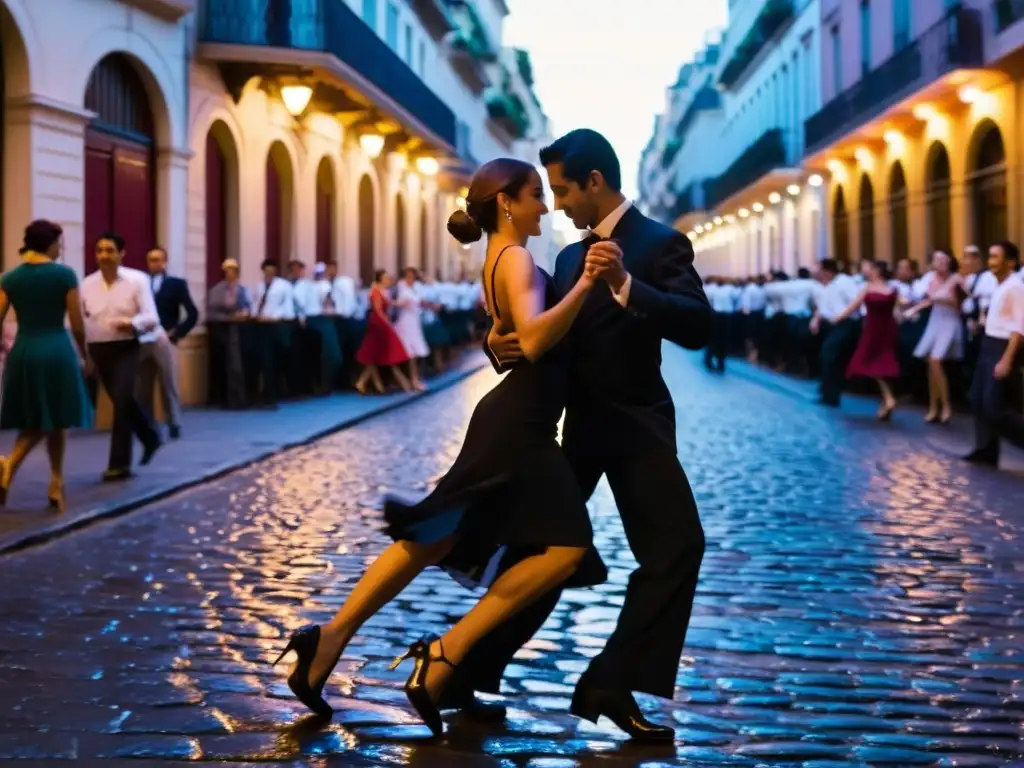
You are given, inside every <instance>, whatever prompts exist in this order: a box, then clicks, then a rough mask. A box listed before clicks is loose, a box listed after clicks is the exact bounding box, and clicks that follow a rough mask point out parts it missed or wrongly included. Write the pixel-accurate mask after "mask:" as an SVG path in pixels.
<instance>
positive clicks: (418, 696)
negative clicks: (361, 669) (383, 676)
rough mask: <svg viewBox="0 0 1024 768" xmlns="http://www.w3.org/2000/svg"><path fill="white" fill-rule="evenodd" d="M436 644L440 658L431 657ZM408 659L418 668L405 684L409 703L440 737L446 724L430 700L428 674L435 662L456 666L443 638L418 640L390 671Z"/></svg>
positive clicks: (434, 636) (428, 636) (393, 663)
mask: <svg viewBox="0 0 1024 768" xmlns="http://www.w3.org/2000/svg"><path fill="white" fill-rule="evenodd" d="M435 642H436V643H437V644H438V646H439V647H440V648H441V655H440V656H431V655H430V646H431V645H433V644H434V643H435ZM406 659H415V660H416V668H415V669H413V671H412V674H411V675H409V679H408V680H407V681H406V683H405V695H406V696H408V697H409V703H410V704H412V706H413V709H415V710H416V713H417V714H418V715H419V716H420V719H421V720H422V721H423V722H424V723H426V724H427V727H428V728H430V731H431V733H433V734H434V735H435V736H440V735H441V734H442V733H444V722H443V721H442V720H441V710H439V709H438V708H437V704H435V703H434V700H433V699H431V698H430V691H429V690H427V674H428V673H429V671H430V665H431V664H432V663H433V662H435V661H440V662H443V663H445V664H447V665H448V666H449V667H451V668H452V669H455V665H454V664H452V662H451V661H450V660H449V659H448V657H447V656H445V655H444V646H443V645H441V638H439V637H437V636H436V635H426V636H424V637H423V638H421V639H420V640H417V641H416V642H415V643H413V644H412V645H411V646H410V647H409V650H408V651H406V652H405V653H404V654H402V655H401V656H399V657H398V658H397V659H395V660H394V661H393V662H392V663H391V667H390V669H397V668H398V665H399V664H401V663H402V662H403V661H405V660H406Z"/></svg>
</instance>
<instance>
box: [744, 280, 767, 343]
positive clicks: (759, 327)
mask: <svg viewBox="0 0 1024 768" xmlns="http://www.w3.org/2000/svg"><path fill="white" fill-rule="evenodd" d="M767 306H768V299H767V297H766V296H765V290H764V277H763V276H762V275H758V276H756V277H752V278H750V279H749V280H748V281H747V284H746V285H745V286H743V292H742V293H741V294H740V312H741V313H742V315H743V339H744V341H745V342H746V346H747V359H748V360H750V362H752V363H756V362H757V360H758V354H759V349H760V346H761V335H762V334H763V333H764V322H765V308H766V307H767Z"/></svg>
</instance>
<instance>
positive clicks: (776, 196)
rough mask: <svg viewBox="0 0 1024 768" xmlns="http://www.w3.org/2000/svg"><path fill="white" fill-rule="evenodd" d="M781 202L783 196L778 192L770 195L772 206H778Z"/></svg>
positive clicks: (769, 199)
mask: <svg viewBox="0 0 1024 768" xmlns="http://www.w3.org/2000/svg"><path fill="white" fill-rule="evenodd" d="M781 200H782V195H780V194H779V193H778V192H772V193H771V194H770V195H768V202H769V203H771V204H772V205H777V204H778V203H779V202H780V201H781Z"/></svg>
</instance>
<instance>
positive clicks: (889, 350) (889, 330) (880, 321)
mask: <svg viewBox="0 0 1024 768" xmlns="http://www.w3.org/2000/svg"><path fill="white" fill-rule="evenodd" d="M862 264H863V266H862V270H863V273H864V280H865V282H864V287H863V288H862V289H861V292H860V293H859V294H857V298H855V299H854V300H853V303H851V304H850V306H848V307H847V308H846V309H844V310H843V312H842V314H840V315H839V317H837V318H836V319H835V321H834V322H836V323H839V322H841V321H843V320H846V319H847V318H848V317H851V316H852V315H853V313H854V312H857V311H858V310H859V309H860V308H861V306H864V307H866V308H867V317H866V318H865V319H864V327H863V329H862V330H861V333H860V341H858V342H857V351H856V352H854V353H853V358H852V359H851V360H850V364H849V365H848V366H847V367H846V376H847V378H853V377H854V376H862V377H864V378H867V379H874V380H875V381H877V382H878V388H879V390H881V392H882V407H881V408H880V409H879V410H878V420H879V421H888V420H889V418H890V417H891V416H892V412H893V410H895V408H896V398H895V397H894V396H893V393H892V387H891V386H889V381H888V380H890V379H898V378H899V375H900V362H899V358H898V357H897V356H896V348H897V345H898V343H899V328H898V325H897V322H896V305H897V303H898V302H899V292H898V291H897V290H896V289H895V288H894V287H893V286H892V285H890V284H889V267H888V265H887V264H886V263H885V262H884V261H864V262H862Z"/></svg>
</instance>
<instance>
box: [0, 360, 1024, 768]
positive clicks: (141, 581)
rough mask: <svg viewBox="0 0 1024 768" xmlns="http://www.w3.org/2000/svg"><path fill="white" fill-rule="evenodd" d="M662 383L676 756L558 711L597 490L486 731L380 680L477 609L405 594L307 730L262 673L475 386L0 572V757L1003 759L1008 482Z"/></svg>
mask: <svg viewBox="0 0 1024 768" xmlns="http://www.w3.org/2000/svg"><path fill="white" fill-rule="evenodd" d="M666 373H667V376H668V378H669V381H670V384H671V386H672V388H673V391H674V392H675V395H676V400H677V403H678V405H679V411H680V415H679V440H680V455H681V457H682V460H683V463H684V465H685V466H686V468H687V470H688V472H689V476H690V479H691V482H692V484H693V486H694V488H695V492H696V494H697V496H698V501H699V504H700V508H701V512H702V516H703V520H704V525H705V529H706V533H707V538H708V553H707V555H706V557H705V560H704V566H703V570H702V581H701V588H700V594H699V598H698V605H697V607H696V611H695V616H694V620H693V624H692V626H691V631H690V634H689V637H688V638H687V645H686V651H685V654H686V655H685V657H684V658H683V661H682V664H681V666H680V669H679V677H678V684H679V687H678V695H677V698H676V701H674V702H671V703H669V702H664V701H661V700H657V699H652V698H642V699H641V703H642V706H643V707H644V708H645V709H648V710H649V711H650V712H652V714H653V716H655V717H658V718H661V719H662V720H663V721H667V722H671V723H672V724H673V725H674V726H675V727H676V731H677V740H676V743H675V744H674V745H672V746H670V747H666V748H664V749H656V748H641V747H636V746H633V745H632V744H630V743H629V742H628V740H627V739H626V738H625V736H624V734H622V733H620V732H618V731H617V730H616V729H615V728H614V726H611V725H610V724H609V723H607V722H606V721H602V723H601V724H599V725H598V726H594V725H591V724H589V723H581V722H579V721H577V720H576V719H575V718H572V717H571V716H569V715H568V714H567V708H568V703H569V697H570V695H571V692H572V687H573V684H574V683H575V681H576V679H577V678H578V675H579V673H580V672H581V670H582V669H583V668H584V666H585V664H586V660H587V658H588V657H590V656H593V655H594V654H595V653H596V652H597V651H598V649H599V648H600V647H601V646H602V645H603V643H604V642H605V640H606V638H607V637H608V634H609V633H610V632H611V630H612V627H613V625H614V621H615V618H616V615H617V613H618V610H619V607H620V606H621V604H622V599H623V595H624V591H625V586H626V578H627V575H628V573H629V571H630V569H631V567H632V565H633V560H632V558H631V556H630V554H629V551H628V548H627V547H626V545H625V539H624V536H623V532H622V527H621V524H620V522H619V520H618V518H617V515H616V512H615V507H614V503H613V500H612V498H611V494H610V492H609V490H608V489H607V487H606V486H605V485H603V484H602V486H601V487H600V488H599V489H598V492H597V494H596V495H595V497H594V499H593V501H592V510H593V515H594V518H595V530H596V535H597V537H598V543H599V546H600V547H601V548H602V550H603V551H604V553H605V555H606V558H607V560H608V562H609V564H610V565H611V566H612V575H611V579H610V580H609V582H608V583H607V584H606V585H603V586H602V587H600V588H597V589H593V590H577V591H572V592H569V593H567V594H566V597H565V599H564V601H563V602H562V604H561V605H560V606H559V608H558V609H557V611H556V613H555V614H554V615H553V616H552V618H551V620H550V622H549V623H548V624H547V625H546V626H545V627H544V629H543V630H542V632H541V633H540V634H539V635H538V636H537V637H536V638H535V639H534V640H533V641H532V642H531V643H530V644H529V645H528V646H527V647H526V648H524V649H523V650H522V651H521V652H520V654H519V657H518V658H517V660H516V662H515V663H514V664H513V666H512V667H511V668H510V670H509V674H508V677H507V683H506V692H507V694H508V696H509V700H510V706H511V710H510V719H509V722H508V723H507V725H506V726H505V727H502V728H497V729H490V730H488V729H481V728H479V727H474V726H470V725H467V724H465V723H460V722H458V721H457V720H453V721H452V722H450V723H449V731H448V733H447V734H446V735H445V737H444V738H442V739H440V740H431V739H429V738H428V731H427V730H426V728H425V727H424V726H422V725H421V724H419V723H418V722H417V721H416V718H415V716H414V715H413V714H412V712H411V710H410V709H409V707H408V706H407V703H406V701H405V699H404V696H403V694H402V691H401V686H402V683H403V682H404V679H405V676H406V675H407V674H408V670H409V668H408V665H406V666H405V667H402V668H401V669H399V670H398V671H396V672H389V671H388V670H387V663H388V662H389V661H390V660H391V658H392V657H394V656H395V655H396V654H397V653H399V652H400V651H401V650H402V649H403V648H404V647H405V646H406V645H407V644H408V643H409V642H411V641H412V640H413V639H415V637H416V636H418V635H419V634H421V633H423V632H426V631H429V630H438V629H441V628H443V627H444V626H446V625H447V624H448V623H449V622H450V621H452V620H453V619H454V618H456V617H458V616H459V615H461V614H462V613H463V612H464V611H465V610H466V609H467V607H468V606H469V605H470V604H471V602H472V600H473V599H474V596H473V595H472V593H470V592H467V591H466V590H464V589H462V588H461V587H459V586H457V585H456V584H455V583H454V582H452V581H451V580H449V579H448V578H447V577H445V576H444V575H442V574H440V573H439V572H436V571H430V572H427V573H425V574H424V575H423V576H421V577H420V578H419V579H417V580H416V581H415V582H414V583H413V585H412V586H411V587H410V588H409V589H408V590H406V592H405V593H403V594H402V595H401V596H400V597H399V599H397V600H396V601H394V602H393V603H392V604H391V605H390V606H389V607H388V608H386V609H385V610H384V611H383V612H381V614H380V615H379V616H377V617H376V618H375V619H373V620H372V621H370V622H369V623H368V624H367V625H366V626H365V627H364V628H363V630H362V631H361V632H360V634H359V635H358V636H357V637H356V639H355V640H354V641H353V643H352V644H351V645H350V647H349V648H348V650H347V651H346V654H345V656H344V657H343V659H342V661H341V663H340V664H339V665H338V668H337V671H336V674H335V675H334V677H333V678H332V680H331V682H330V684H329V688H328V692H329V697H330V699H331V700H332V702H333V703H334V704H335V705H336V707H337V708H338V713H337V715H336V716H335V719H334V721H333V723H331V724H330V725H329V726H326V727H324V726H323V725H322V724H321V723H318V722H316V721H315V720H310V719H309V718H307V717H305V715H304V711H303V709H302V707H301V706H300V705H298V704H297V703H296V702H294V701H293V700H292V699H291V697H290V694H289V692H288V690H287V688H286V686H285V684H284V677H285V675H286V674H287V670H286V669H284V668H280V669H277V670H275V669H272V668H271V667H270V665H269V661H270V660H271V659H272V658H273V657H274V656H275V655H276V652H277V651H278V650H279V649H280V648H281V647H282V644H283V643H282V637H284V636H285V635H286V634H287V633H288V632H289V631H291V630H292V629H294V628H296V627H298V626H300V625H302V624H305V623H307V622H309V621H315V622H321V621H323V620H325V619H326V618H327V617H328V616H329V615H330V614H331V613H332V611H333V610H334V609H335V608H336V606H337V605H338V604H339V603H340V602H341V601H342V600H343V599H344V598H345V596H346V594H347V593H348V591H349V589H350V587H351V585H352V583H353V582H354V581H355V579H356V578H358V575H359V574H360V572H361V569H362V568H363V567H364V566H365V564H366V562H367V561H368V559H369V558H372V557H373V556H374V555H375V554H376V553H377V552H378V551H380V549H381V547H382V546H383V545H384V544H385V543H386V541H385V539H384V538H383V537H382V535H381V534H380V533H379V515H378V511H377V507H378V504H379V499H380V494H381V492H382V490H384V488H386V487H412V488H422V487H426V485H428V484H429V483H430V482H432V480H433V479H436V477H437V476H438V475H439V474H440V473H441V472H443V471H444V470H445V468H446V467H447V466H448V464H449V463H450V461H451V460H452V458H453V457H454V456H455V455H456V453H457V451H458V448H459V444H460V440H461V438H462V435H463V433H464V429H465V425H466V423H467V420H468V417H469V414H470V412H471V410H472V407H473V404H474V403H475V402H476V401H477V400H478V399H479V397H480V396H481V395H482V394H483V393H484V392H486V391H487V389H489V388H490V387H491V386H492V384H493V383H494V376H493V374H491V373H489V372H483V373H479V374H476V375H475V376H473V377H471V378H470V379H468V380H467V381H465V382H464V383H462V384H460V385H458V386H456V387H454V388H452V389H449V390H447V391H445V392H442V393H440V394H438V395H436V396H434V397H432V398H427V399H424V400H421V401H417V402H415V403H412V404H411V405H409V406H408V407H406V408H403V409H400V410H398V411H393V412H391V413H388V414H386V415H383V416H380V417H378V418H375V419H373V420H371V421H368V422H365V423H363V424H361V425H359V426H357V427H354V428H352V429H350V430H347V431H345V432H342V433H340V434H337V435H334V436H332V437H329V438H326V439H324V440H322V441H320V442H319V443H316V444H314V445H312V446H309V447H305V448H299V449H295V450H292V451H290V452H288V453H285V454H282V455H279V456H277V457H275V458H272V459H269V460H266V461H264V462H262V463H260V464H257V465H254V466H252V467H251V468H249V469H245V470H242V471H239V472H237V473H235V474H232V475H229V476H227V477H224V478H222V479H220V480H218V481H216V482H213V483H211V484H209V485H206V486H201V487H199V488H196V489H193V490H191V491H188V492H185V493H183V494H181V495H179V496H176V497H172V498H170V499H166V500H164V501H161V502H159V503H156V504H154V505H152V506H150V507H147V508H145V509H142V510H140V511H137V512H135V513H132V514H131V515H128V516H127V517H123V518H120V519H118V520H113V521H109V522H105V523H101V524H98V525H95V526H93V527H90V528H87V529H85V530H81V531H77V532H75V533H73V534H70V535H68V536H66V537H64V538H61V539H58V540H56V541H53V542H51V543H49V544H46V545H44V546H41V547H38V548H34V549H30V550H26V551H23V552H20V553H16V554H13V555H10V556H8V557H5V558H3V559H0V577H2V579H3V584H4V587H3V589H2V591H0V615H2V616H3V621H2V622H0V759H10V758H26V759H27V758H35V759H37V760H42V761H45V764H50V763H52V762H56V761H59V760H62V759H88V760H94V761H99V760H103V759H106V760H111V761H115V762H118V763H120V762H122V761H125V762H128V763H131V764H139V762H140V761H142V762H146V763H149V762H159V763H160V764H178V763H181V764H184V763H185V762H189V761H195V760H209V761H213V760H220V761H227V762H230V763H232V764H257V763H267V762H280V763H286V764H294V765H325V764H332V765H344V766H354V767H356V768H358V767H359V766H371V765H372V766H378V765H380V766H384V765H420V766H446V767H447V766H451V767H453V768H461V767H462V766H473V767H474V768H475V767H476V766H490V765H496V766H508V767H509V768H512V767H519V766H529V768H569V767H570V766H584V765H597V766H626V765H629V766H633V765H640V766H645V767H647V768H653V767H654V766H667V765H687V766H690V765H700V766H750V767H751V768H753V767H754V766H801V767H802V768H840V767H842V768H852V767H853V766H867V765H872V766H874V765H877V766H899V767H904V766H919V765H921V766H990V765H991V766H995V765H1013V764H1018V765H1020V764H1024V742H1022V725H1021V722H1022V719H1024V683H1022V677H1024V644H1022V643H1021V633H1022V628H1024V594H1022V592H1024V559H1022V558H1021V557H1020V552H1021V544H1020V541H1021V528H1022V525H1024V483H1021V482H1020V480H1019V478H1017V477H1014V476H1013V475H1012V474H1007V473H997V472H992V471H985V470H979V469H973V468H967V467H964V466H962V465H960V464H959V463H957V462H956V460H955V459H954V458H952V457H951V456H948V455H946V454H944V453H942V452H940V451H937V450H935V449H934V448H933V447H931V446H929V445H927V444H924V443H922V442H921V440H920V439H919V438H917V437H915V436H913V435H909V436H908V435H907V434H905V433H903V432H901V431H900V430H898V429H894V428H892V425H878V424H875V423H873V422H872V421H871V420H870V418H863V419H857V418H849V417H847V416H844V415H843V414H837V413H835V412H832V411H824V412H823V411H820V410H818V409H816V408H814V407H813V406H812V405H810V404H808V403H803V402H800V401H799V400H797V399H794V398H792V397H788V396H786V395H784V394H782V393H779V392H774V391H771V390H767V389H764V388H763V387H760V386H758V385H757V384H756V383H753V382H751V381H750V380H747V379H742V378H737V377H729V376H726V377H725V378H716V377H712V376H710V375H708V374H706V373H704V372H703V371H702V370H701V369H700V367H699V365H698V363H697V361H696V360H695V359H694V358H692V357H690V356H688V355H687V354H686V353H683V352H681V351H678V350H667V352H666Z"/></svg>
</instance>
